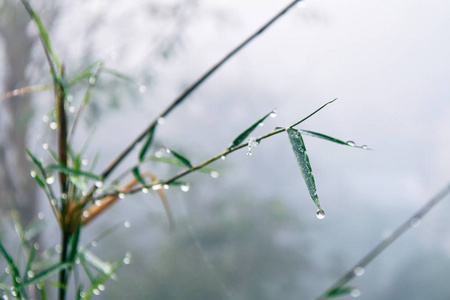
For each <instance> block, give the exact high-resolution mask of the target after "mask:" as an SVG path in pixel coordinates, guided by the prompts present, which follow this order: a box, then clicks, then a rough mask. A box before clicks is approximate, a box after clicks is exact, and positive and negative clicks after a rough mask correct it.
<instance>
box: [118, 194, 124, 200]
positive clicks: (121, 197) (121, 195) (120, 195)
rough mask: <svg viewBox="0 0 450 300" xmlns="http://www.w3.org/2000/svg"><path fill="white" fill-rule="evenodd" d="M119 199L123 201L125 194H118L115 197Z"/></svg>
mask: <svg viewBox="0 0 450 300" xmlns="http://www.w3.org/2000/svg"><path fill="white" fill-rule="evenodd" d="M117 196H118V197H119V198H120V199H125V194H124V193H119V194H118V195H117Z"/></svg>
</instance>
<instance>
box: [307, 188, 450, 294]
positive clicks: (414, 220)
mask: <svg viewBox="0 0 450 300" xmlns="http://www.w3.org/2000/svg"><path fill="white" fill-rule="evenodd" d="M448 194H450V184H448V185H447V186H446V187H445V188H444V189H442V190H441V191H440V192H439V193H437V194H436V195H435V196H434V197H433V198H431V199H430V200H429V201H428V202H427V203H425V205H423V206H422V207H421V208H420V209H419V210H418V211H417V212H416V213H415V214H413V215H412V216H411V217H410V218H409V219H407V220H406V221H405V222H404V223H403V224H401V225H400V226H399V227H398V228H397V229H395V230H394V232H392V234H390V235H389V236H388V237H386V238H385V239H384V240H382V241H381V242H379V243H378V244H377V245H376V246H375V247H374V248H373V249H372V250H370V251H369V253H367V254H366V255H365V256H364V257H363V258H362V259H361V260H359V261H358V262H357V263H356V264H355V265H354V266H353V267H352V268H351V269H349V270H348V271H347V272H346V273H344V274H343V275H342V276H341V277H340V278H339V279H338V280H336V282H335V283H333V284H332V285H331V286H330V287H329V288H328V289H326V290H325V291H324V292H323V293H322V294H321V295H320V296H318V297H317V298H315V299H316V300H324V299H327V296H328V295H329V294H330V293H331V292H333V291H335V290H337V289H338V288H341V287H343V286H344V285H345V284H347V283H348V282H349V281H350V280H352V279H353V278H354V277H355V276H357V273H358V270H361V269H360V268H362V269H364V268H365V267H366V266H367V265H368V264H369V263H370V262H372V260H374V259H375V258H376V257H377V256H378V255H379V254H380V253H381V252H383V251H384V250H385V249H386V248H387V247H389V246H390V245H391V244H392V243H393V242H394V241H396V240H397V239H398V238H399V237H400V236H402V235H403V234H404V233H405V232H406V231H408V230H409V229H411V228H413V227H415V226H417V224H419V222H420V221H421V219H422V218H423V217H424V216H425V215H426V214H427V213H428V212H429V211H430V210H431V209H432V208H433V207H434V206H436V204H438V203H439V202H441V201H442V200H443V199H444V198H445V197H446V196H448Z"/></svg>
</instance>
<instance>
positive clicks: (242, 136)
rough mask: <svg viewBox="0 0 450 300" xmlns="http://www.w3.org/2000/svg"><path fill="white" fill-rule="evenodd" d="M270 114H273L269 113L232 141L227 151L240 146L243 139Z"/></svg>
mask: <svg viewBox="0 0 450 300" xmlns="http://www.w3.org/2000/svg"><path fill="white" fill-rule="evenodd" d="M272 113H274V111H271V112H270V113H268V114H267V115H265V116H264V117H262V118H261V119H259V120H258V121H257V122H256V123H255V124H253V125H252V126H250V127H249V128H247V129H246V130H245V131H244V132H242V133H241V134H240V135H239V136H238V137H237V138H235V139H234V141H233V142H232V143H231V145H230V146H229V147H228V150H230V149H231V148H233V147H236V146H238V145H240V144H241V143H242V142H243V141H245V139H246V138H247V137H248V136H249V135H250V133H252V132H253V130H255V128H256V127H258V125H259V124H261V123H262V122H264V120H265V119H267V118H268V117H269V116H270V115H271V114H272Z"/></svg>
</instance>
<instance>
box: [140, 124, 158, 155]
mask: <svg viewBox="0 0 450 300" xmlns="http://www.w3.org/2000/svg"><path fill="white" fill-rule="evenodd" d="M156 124H157V123H155V124H153V126H152V127H151V128H150V130H149V131H148V132H147V139H146V140H145V143H144V145H143V146H142V148H141V151H139V162H142V161H143V160H144V158H145V155H146V154H147V151H148V148H150V145H151V144H152V140H153V134H154V133H155V129H156Z"/></svg>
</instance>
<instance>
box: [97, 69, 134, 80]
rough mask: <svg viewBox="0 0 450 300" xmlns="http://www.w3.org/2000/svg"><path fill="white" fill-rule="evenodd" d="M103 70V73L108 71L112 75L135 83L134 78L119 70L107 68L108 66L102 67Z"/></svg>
mask: <svg viewBox="0 0 450 300" xmlns="http://www.w3.org/2000/svg"><path fill="white" fill-rule="evenodd" d="M103 70H104V72H105V73H108V74H110V75H112V76H115V77H117V78H120V79H122V80H125V81H127V82H130V83H136V79H134V78H133V77H131V76H129V75H127V74H125V73H122V72H119V71H117V70H113V69H109V68H103Z"/></svg>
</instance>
